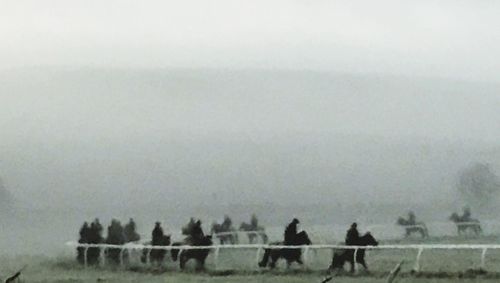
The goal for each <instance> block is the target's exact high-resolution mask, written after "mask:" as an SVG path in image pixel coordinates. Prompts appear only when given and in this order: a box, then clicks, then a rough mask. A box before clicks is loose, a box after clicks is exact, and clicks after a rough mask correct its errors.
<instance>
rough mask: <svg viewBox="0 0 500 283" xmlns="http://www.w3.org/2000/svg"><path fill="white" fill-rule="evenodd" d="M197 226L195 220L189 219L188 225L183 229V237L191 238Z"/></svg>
mask: <svg viewBox="0 0 500 283" xmlns="http://www.w3.org/2000/svg"><path fill="white" fill-rule="evenodd" d="M195 225H196V223H195V221H194V218H193V217H191V218H190V219H189V222H188V224H186V226H184V227H182V235H185V236H189V235H191V233H192V230H193V227H194V226H195Z"/></svg>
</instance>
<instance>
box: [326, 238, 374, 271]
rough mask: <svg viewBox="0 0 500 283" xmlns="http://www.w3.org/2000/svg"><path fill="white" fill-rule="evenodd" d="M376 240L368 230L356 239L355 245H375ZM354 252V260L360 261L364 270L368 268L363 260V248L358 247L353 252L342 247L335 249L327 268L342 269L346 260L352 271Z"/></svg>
mask: <svg viewBox="0 0 500 283" xmlns="http://www.w3.org/2000/svg"><path fill="white" fill-rule="evenodd" d="M377 245H378V242H377V240H375V238H374V237H373V236H372V234H371V233H370V232H367V233H366V234H365V235H363V236H361V237H359V238H358V240H357V241H356V246H377ZM355 253H356V262H357V263H360V264H361V265H362V266H363V267H364V268H365V270H368V266H367V265H366V261H365V249H358V250H357V252H355V250H354V249H343V250H341V251H335V252H334V253H333V258H332V264H331V265H330V267H328V270H329V271H330V270H335V269H337V270H339V269H343V268H344V265H345V263H346V262H349V263H350V265H351V272H354V254H355Z"/></svg>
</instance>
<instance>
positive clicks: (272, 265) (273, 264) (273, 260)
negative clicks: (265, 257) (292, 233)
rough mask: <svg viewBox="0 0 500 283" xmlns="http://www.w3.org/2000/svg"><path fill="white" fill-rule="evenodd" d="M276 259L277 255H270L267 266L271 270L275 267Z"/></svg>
mask: <svg viewBox="0 0 500 283" xmlns="http://www.w3.org/2000/svg"><path fill="white" fill-rule="evenodd" d="M278 258H279V255H276V254H273V255H271V263H270V265H269V267H271V269H273V268H275V267H276V262H277V261H278Z"/></svg>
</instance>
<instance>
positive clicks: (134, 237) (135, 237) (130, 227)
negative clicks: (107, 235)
mask: <svg viewBox="0 0 500 283" xmlns="http://www.w3.org/2000/svg"><path fill="white" fill-rule="evenodd" d="M123 233H124V234H125V242H127V243H128V242H136V241H139V240H140V239H141V236H139V234H138V233H137V232H136V224H135V221H134V219H132V218H130V220H129V222H128V223H127V225H125V228H123Z"/></svg>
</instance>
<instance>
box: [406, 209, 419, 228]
mask: <svg viewBox="0 0 500 283" xmlns="http://www.w3.org/2000/svg"><path fill="white" fill-rule="evenodd" d="M407 223H408V225H416V224H417V217H416V216H415V213H413V211H411V210H410V211H409V212H408V222H407Z"/></svg>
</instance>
